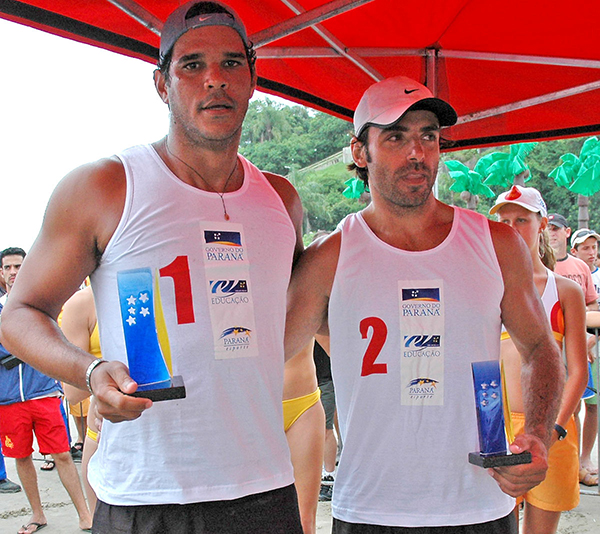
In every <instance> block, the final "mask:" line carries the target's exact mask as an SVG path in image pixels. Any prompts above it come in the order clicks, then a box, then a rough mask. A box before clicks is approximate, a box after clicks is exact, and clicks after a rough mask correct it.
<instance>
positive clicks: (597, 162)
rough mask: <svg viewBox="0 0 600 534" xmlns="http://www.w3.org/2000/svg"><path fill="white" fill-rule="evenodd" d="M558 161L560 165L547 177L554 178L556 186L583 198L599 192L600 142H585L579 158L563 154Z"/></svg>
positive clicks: (590, 140)
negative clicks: (560, 162)
mask: <svg viewBox="0 0 600 534" xmlns="http://www.w3.org/2000/svg"><path fill="white" fill-rule="evenodd" d="M560 160H561V161H562V164H561V165H559V166H558V167H556V168H555V169H554V170H552V172H550V174H549V175H548V176H550V178H554V182H555V183H556V185H559V186H562V187H566V188H567V189H568V190H569V191H573V193H577V194H579V195H583V196H585V197H591V196H592V195H594V194H595V193H597V192H598V191H600V141H599V140H598V138H597V137H590V138H588V139H586V140H585V142H584V143H583V146H582V147H581V150H580V152H579V156H576V155H575V154H571V153H568V154H563V155H562V156H561V157H560Z"/></svg>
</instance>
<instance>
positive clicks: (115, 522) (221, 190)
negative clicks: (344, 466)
mask: <svg viewBox="0 0 600 534" xmlns="http://www.w3.org/2000/svg"><path fill="white" fill-rule="evenodd" d="M254 59H255V54H254V52H253V50H252V46H251V44H250V43H249V41H248V38H247V35H246V30H245V28H244V26H243V24H242V22H241V20H240V19H239V17H238V16H237V15H236V14H235V12H234V11H233V10H232V9H231V8H229V7H228V6H226V5H225V4H222V3H221V2H214V1H212V2H205V1H200V2H198V1H193V2H187V3H185V4H184V5H182V6H180V7H179V8H178V9H176V10H175V11H174V12H173V13H172V14H171V15H170V16H169V18H168V19H167V20H166V22H165V24H164V28H163V32H162V36H161V44H160V58H159V62H158V69H157V70H156V71H155V74H154V81H155V86H156V89H157V92H158V94H159V96H160V97H161V99H162V100H163V101H164V102H165V103H166V104H167V105H168V106H169V110H170V124H169V132H168V135H167V136H166V137H165V138H163V139H161V140H160V141H158V142H156V143H153V144H151V145H143V146H137V147H133V148H131V149H128V150H126V151H124V152H123V153H121V154H119V155H118V156H114V157H111V158H108V159H104V160H101V161H98V162H95V163H92V164H89V165H85V166H83V167H81V168H79V169H77V170H75V171H74V172H73V173H71V174H70V175H68V176H67V177H66V178H65V179H64V181H63V182H62V183H61V184H60V185H59V186H58V188H57V190H56V191H55V193H54V195H53V197H52V199H51V201H50V204H49V206H48V210H47V212H46V217H45V220H44V226H43V228H42V231H41V233H40V237H39V238H38V240H37V242H36V244H35V245H34V247H33V249H32V251H31V253H30V255H29V256H28V258H27V260H26V261H25V262H24V264H23V268H22V270H21V273H20V275H19V276H20V281H19V284H17V286H18V287H15V291H14V295H11V299H10V302H9V304H8V306H7V307H6V309H5V311H4V312H3V317H2V319H3V324H2V343H3V344H4V345H5V346H7V348H8V347H9V348H10V349H9V350H11V351H12V352H13V353H14V354H17V355H19V357H22V358H23V360H26V361H27V362H29V363H31V364H32V365H34V366H36V367H38V368H39V369H40V370H42V371H43V372H45V373H48V374H49V375H52V376H53V377H55V378H58V379H60V380H62V381H65V382H67V383H69V384H72V385H74V386H76V387H79V388H88V389H89V390H90V392H91V393H93V394H94V396H95V397H96V400H97V405H98V409H99V412H100V414H101V415H103V416H104V418H105V421H104V424H103V427H102V439H101V440H100V443H99V448H98V452H97V453H96V454H95V455H94V457H93V458H92V460H91V462H90V468H89V479H90V483H91V486H92V487H93V489H94V491H95V492H96V494H97V496H98V500H99V501H98V505H97V507H96V513H95V516H94V526H93V529H94V532H98V533H100V532H101V533H110V534H112V533H115V532H128V533H132V534H133V533H140V534H154V533H156V534H159V533H160V534H163V533H169V534H174V533H176V534H179V533H181V534H184V533H185V534H187V533H204V532H206V533H208V532H210V533H238V534H248V533H256V534H259V533H260V534H263V533H273V534H275V533H278V534H290V533H293V534H300V533H301V532H302V527H301V525H300V518H299V513H298V504H297V499H296V492H295V489H294V486H293V482H294V477H293V469H292V465H291V462H290V453H289V449H288V445H287V442H286V437H285V434H284V431H283V417H282V406H281V398H282V390H283V366H284V360H283V331H284V323H285V311H286V310H285V302H286V290H287V286H288V281H289V277H290V274H291V267H292V263H293V260H294V258H295V257H296V256H297V255H298V254H299V252H300V251H301V249H302V239H301V234H300V227H301V214H302V207H301V204H300V200H299V197H298V195H297V193H296V191H295V190H294V188H293V187H292V185H291V184H290V183H289V182H288V181H287V180H285V179H284V178H282V177H280V176H274V175H270V174H263V173H262V172H260V171H259V170H258V169H257V168H256V167H254V166H253V165H252V164H251V163H250V162H248V161H247V160H245V159H244V158H243V157H242V156H240V155H238V153H237V150H238V144H239V140H240V135H241V127H242V121H243V119H244V116H245V114H246V110H247V107H248V101H249V99H250V97H251V96H252V93H253V91H254V88H255V85H256V72H255V68H254ZM88 274H89V275H91V280H92V287H93V289H94V296H95V304H96V309H97V313H98V325H99V330H100V339H101V344H102V353H103V359H100V360H97V359H96V358H95V357H94V356H92V355H90V354H88V353H86V352H85V351H83V350H81V349H78V348H77V347H75V346H74V345H71V344H69V343H68V342H67V341H66V340H65V338H64V337H63V336H62V335H61V334H60V331H59V329H58V327H57V325H56V322H55V318H56V316H57V315H58V313H59V311H60V308H61V306H62V304H63V303H64V302H65V300H66V299H67V298H68V297H70V296H71V294H72V293H74V292H75V290H76V289H77V288H78V286H79V284H80V283H81V281H82V280H83V279H84V278H85V277H86V276H87V275H88ZM132 287H133V289H131V288H132ZM149 295H153V297H154V298H152V296H149ZM158 295H160V299H159V298H158ZM151 321H154V323H153V322H151ZM157 338H158V339H157ZM158 341H160V346H159V344H158ZM134 344H138V345H141V346H142V348H143V349H144V352H143V355H142V356H140V359H141V361H142V362H143V363H144V364H147V362H148V360H149V358H150V353H151V351H150V349H151V348H152V347H155V350H154V354H156V353H157V352H158V353H159V355H160V353H161V351H162V355H164V362H163V367H166V366H167V365H170V366H171V367H172V374H173V375H181V376H182V378H183V381H184V384H185V389H186V395H187V396H186V397H185V398H179V399H177V400H168V401H164V402H156V403H154V404H153V403H152V401H151V400H149V399H146V398H138V397H132V396H130V395H129V394H132V393H134V392H135V391H136V389H137V388H138V384H137V383H136V382H134V381H133V380H132V378H131V377H130V375H129V370H130V369H132V367H133V366H132V361H131V359H128V358H127V356H128V355H129V350H130V347H133V346H134ZM138 345H136V346H138ZM156 347H158V349H156ZM157 360H158V361H159V363H160V358H157ZM116 423H118V424H116Z"/></svg>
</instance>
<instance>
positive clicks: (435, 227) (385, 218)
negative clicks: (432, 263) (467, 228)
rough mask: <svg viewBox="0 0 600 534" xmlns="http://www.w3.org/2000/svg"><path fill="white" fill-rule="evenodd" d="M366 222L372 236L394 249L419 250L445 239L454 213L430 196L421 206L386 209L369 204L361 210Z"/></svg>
mask: <svg viewBox="0 0 600 534" xmlns="http://www.w3.org/2000/svg"><path fill="white" fill-rule="evenodd" d="M363 217H364V219H365V222H366V223H367V224H368V225H369V227H370V228H371V230H372V231H373V232H374V233H375V235H376V236H377V237H378V238H379V239H381V240H382V241H384V242H386V243H387V244H388V245H391V246H393V247H396V248H399V249H402V250H408V251H420V250H430V249H432V248H435V247H436V246H438V245H439V244H440V243H442V242H443V241H444V239H446V237H448V234H449V233H450V230H451V228H452V222H453V220H454V210H453V209H452V208H451V207H450V206H447V205H446V204H443V203H442V202H439V201H438V200H436V199H435V198H434V197H433V195H431V197H430V198H429V199H428V200H427V201H426V202H425V203H423V204H422V205H421V206H417V207H414V208H403V207H401V206H394V207H393V208H392V209H388V208H387V207H386V206H382V205H381V203H376V202H372V203H371V205H370V206H368V207H367V208H365V209H364V210H363Z"/></svg>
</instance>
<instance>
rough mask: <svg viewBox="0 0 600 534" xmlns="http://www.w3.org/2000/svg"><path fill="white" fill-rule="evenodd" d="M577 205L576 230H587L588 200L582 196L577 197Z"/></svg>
mask: <svg viewBox="0 0 600 534" xmlns="http://www.w3.org/2000/svg"><path fill="white" fill-rule="evenodd" d="M577 205H578V206H579V221H578V222H579V226H578V228H589V224H590V214H589V211H588V206H589V205H590V199H589V198H588V197H586V196H583V195H577Z"/></svg>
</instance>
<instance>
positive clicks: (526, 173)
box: [513, 169, 529, 187]
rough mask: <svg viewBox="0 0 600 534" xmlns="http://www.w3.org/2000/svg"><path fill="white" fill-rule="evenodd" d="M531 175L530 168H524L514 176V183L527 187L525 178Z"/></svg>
mask: <svg viewBox="0 0 600 534" xmlns="http://www.w3.org/2000/svg"><path fill="white" fill-rule="evenodd" d="M528 177H529V170H527V169H526V170H524V171H523V172H522V173H520V174H517V175H516V176H515V177H514V178H513V184H514V185H520V186H521V187H525V179H526V178H528Z"/></svg>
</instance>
